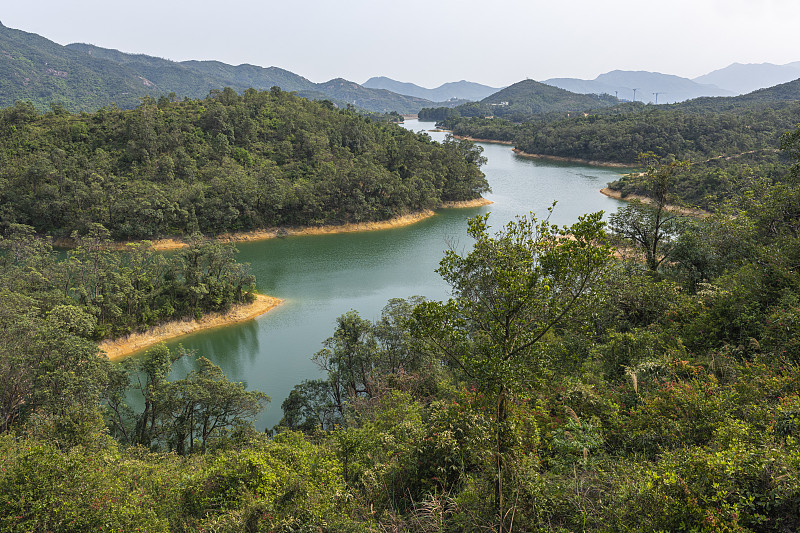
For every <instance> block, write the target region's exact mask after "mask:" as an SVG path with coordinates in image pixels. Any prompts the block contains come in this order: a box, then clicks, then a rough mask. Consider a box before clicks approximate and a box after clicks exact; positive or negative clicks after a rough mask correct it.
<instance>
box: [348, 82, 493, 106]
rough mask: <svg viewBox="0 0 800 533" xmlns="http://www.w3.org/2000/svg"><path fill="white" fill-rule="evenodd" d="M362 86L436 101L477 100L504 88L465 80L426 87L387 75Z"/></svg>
mask: <svg viewBox="0 0 800 533" xmlns="http://www.w3.org/2000/svg"><path fill="white" fill-rule="evenodd" d="M362 86H364V87H367V88H370V89H386V90H389V91H392V92H395V93H397V94H405V95H408V96H416V97H417V98H425V99H426V100H431V101H434V102H445V101H447V100H469V101H472V102H476V101H478V100H483V99H484V98H486V97H487V96H489V95H492V94H494V93H496V92H497V91H499V90H500V89H503V87H489V86H488V85H481V84H480V83H475V82H471V81H465V80H461V81H454V82H450V83H445V84H444V85H440V86H439V87H437V88H435V89H426V88H425V87H420V86H419V85H415V84H413V83H405V82H401V81H395V80H393V79H391V78H387V77H385V76H378V77H375V78H370V79H368V80H367V81H366V82H364V83H362Z"/></svg>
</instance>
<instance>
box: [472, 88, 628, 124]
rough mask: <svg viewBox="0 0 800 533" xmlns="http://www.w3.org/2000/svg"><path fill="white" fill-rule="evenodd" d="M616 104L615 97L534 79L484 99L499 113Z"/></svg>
mask: <svg viewBox="0 0 800 533" xmlns="http://www.w3.org/2000/svg"><path fill="white" fill-rule="evenodd" d="M616 103H617V100H616V98H614V97H613V96H608V95H605V96H604V95H594V94H578V93H573V92H570V91H567V90H565V89H561V88H558V87H553V86H551V85H546V84H544V83H539V82H538V81H533V80H523V81H520V82H517V83H515V84H513V85H511V86H509V87H506V88H505V89H503V90H501V91H498V92H496V93H494V94H493V95H491V96H488V97H486V98H484V99H483V100H481V104H482V105H483V106H489V107H491V108H493V109H495V111H496V112H495V114H496V115H506V114H510V113H527V114H538V113H550V112H554V111H558V112H577V111H585V110H588V109H595V108H598V107H608V106H611V105H614V104H616Z"/></svg>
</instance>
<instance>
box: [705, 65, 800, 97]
mask: <svg viewBox="0 0 800 533" xmlns="http://www.w3.org/2000/svg"><path fill="white" fill-rule="evenodd" d="M798 78H800V61H795V62H794V63H787V64H786V65H774V64H772V63H747V64H742V63H733V64H732V65H729V66H727V67H725V68H721V69H719V70H715V71H713V72H709V73H708V74H705V75H703V76H700V77H697V78H695V79H694V81H696V82H698V83H713V84H714V85H717V86H718V87H724V88H726V89H728V90H730V91H733V93H734V94H746V93H750V92H753V91H756V90H758V89H763V88H765V87H773V86H775V85H779V84H781V83H786V82H788V81H792V80H796V79H798Z"/></svg>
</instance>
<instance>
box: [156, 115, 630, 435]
mask: <svg viewBox="0 0 800 533" xmlns="http://www.w3.org/2000/svg"><path fill="white" fill-rule="evenodd" d="M404 127H406V128H410V129H414V130H415V131H422V130H424V131H430V130H432V129H433V127H434V125H433V123H424V122H418V121H407V122H406V124H405V125H404ZM430 135H431V137H432V138H433V139H434V140H443V139H444V137H445V134H444V133H441V132H431V133H430ZM481 146H482V147H483V148H484V152H483V155H484V156H486V157H487V158H488V163H487V164H486V165H485V166H484V167H483V171H484V172H485V173H486V176H487V178H488V180H489V184H490V185H491V187H492V192H491V193H489V194H487V195H486V197H487V198H488V199H490V200H492V201H493V202H494V204H492V205H488V206H485V207H477V208H468V209H443V210H441V211H439V212H438V213H437V214H436V216H434V217H431V218H428V219H426V220H423V221H421V222H419V223H417V224H414V225H411V226H407V227H403V228H396V229H390V230H382V231H374V232H364V233H350V234H338V235H321V236H302V237H287V238H282V239H273V240H268V241H261V242H250V243H240V244H239V245H238V248H239V250H240V254H239V256H238V259H239V260H240V261H245V262H249V263H250V265H251V270H252V272H253V274H255V276H256V278H257V280H258V281H257V283H258V290H259V291H260V292H262V293H265V294H269V295H272V296H277V297H279V298H282V299H284V303H283V305H281V306H280V307H278V308H277V309H274V310H273V311H270V312H269V313H267V314H265V315H262V316H261V317H259V318H258V319H256V320H253V321H250V322H246V323H243V324H237V325H232V326H229V327H225V328H218V329H214V330H210V331H206V332H201V333H197V334H194V335H191V336H186V337H182V338H180V339H179V340H176V341H174V342H170V343H168V344H169V346H171V347H175V346H177V345H178V343H180V344H182V345H183V346H184V347H185V348H189V349H193V350H197V353H198V354H199V355H203V356H205V357H208V358H209V359H210V360H211V361H213V362H214V363H215V364H217V365H219V366H220V367H221V368H222V369H223V371H224V372H225V374H226V375H227V376H228V378H229V379H231V380H234V381H243V382H246V383H247V385H248V388H249V389H257V390H261V391H264V392H266V393H267V394H269V395H270V396H271V397H272V402H271V403H270V405H269V406H268V407H267V409H266V410H265V411H264V412H263V413H262V415H261V416H260V418H259V419H258V420H257V421H256V426H257V427H258V429H264V428H265V427H272V426H273V425H274V424H276V423H277V422H278V421H279V420H280V418H281V416H282V412H281V403H282V402H283V400H284V399H285V398H286V396H287V395H288V394H289V391H291V389H292V387H294V385H295V384H297V383H300V382H301V381H302V380H304V379H312V378H315V377H319V376H320V375H321V374H320V372H319V370H318V369H317V367H316V365H315V364H314V363H313V362H312V361H311V356H312V355H313V354H314V353H315V352H317V351H319V350H320V349H321V348H322V344H321V343H322V341H324V340H325V339H326V338H328V337H329V336H331V335H332V334H333V330H334V325H335V321H336V318H337V317H338V316H340V315H342V314H344V313H346V312H347V311H349V310H350V309H355V310H356V311H358V312H359V313H360V314H361V316H362V317H364V318H367V319H370V320H375V319H377V318H379V316H380V311H381V309H382V308H383V307H384V305H386V302H387V301H388V300H389V299H391V298H406V297H409V296H413V295H423V296H426V297H427V298H432V299H445V298H447V296H448V292H447V286H446V284H445V283H443V282H442V280H441V279H440V278H439V276H438V275H437V274H436V272H434V270H435V269H436V267H437V266H438V263H439V260H440V259H441V256H442V251H443V250H445V249H447V248H448V247H450V246H454V247H455V249H457V250H464V249H468V247H469V246H470V239H469V238H468V237H467V235H466V221H467V219H468V218H470V217H473V216H475V215H478V214H483V213H486V212H491V216H490V218H489V223H490V225H491V226H492V227H495V228H499V227H500V226H501V225H503V224H505V223H506V222H508V221H510V220H512V219H513V218H514V217H515V216H517V215H521V214H527V213H529V212H534V213H537V214H538V215H539V216H540V217H541V216H545V215H546V214H547V208H548V207H549V206H550V205H551V204H552V203H553V201H557V202H558V203H557V205H556V208H555V210H554V211H553V215H552V217H551V221H552V222H555V223H558V224H571V223H573V222H575V221H576V220H577V217H578V216H579V215H582V214H584V213H590V212H594V211H599V210H604V211H605V212H606V213H609V212H613V211H615V210H616V208H617V206H618V205H620V202H618V201H617V200H613V199H610V198H607V197H606V196H603V195H602V194H601V193H600V192H599V190H600V189H601V188H602V187H604V186H605V185H606V184H607V183H608V182H609V181H613V180H614V179H617V177H618V176H619V173H620V171H618V170H615V169H607V168H599V167H589V166H581V165H575V164H567V163H554V162H545V161H543V160H536V159H528V158H524V157H520V156H517V155H515V154H514V153H513V152H512V151H511V147H510V146H506V145H500V144H489V143H481ZM191 365H192V363H191V362H190V361H186V360H184V361H180V362H178V363H177V364H176V366H175V369H174V371H173V378H174V379H179V378H182V377H184V376H185V375H186V373H187V372H188V371H189V370H190V369H191Z"/></svg>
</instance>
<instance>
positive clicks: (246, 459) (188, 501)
mask: <svg viewBox="0 0 800 533" xmlns="http://www.w3.org/2000/svg"><path fill="white" fill-rule="evenodd" d="M341 468H342V467H341V465H340V464H339V462H338V461H337V460H336V457H335V456H334V455H333V454H332V453H331V452H330V451H328V450H325V449H324V448H320V447H317V446H314V445H312V444H309V443H308V442H306V441H305V440H304V438H303V436H302V435H301V434H297V433H292V432H285V433H282V434H280V435H279V436H278V437H276V438H275V440H273V441H270V442H268V443H265V444H263V445H261V446H258V447H255V448H253V449H249V450H244V451H241V452H232V453H228V454H226V455H224V456H221V457H219V458H217V459H216V460H215V461H214V462H213V463H212V464H211V465H210V466H209V468H208V469H207V470H206V471H205V472H204V473H203V474H202V475H201V476H198V477H197V478H195V479H193V480H192V481H191V482H190V483H188V484H187V485H186V486H185V488H183V490H182V501H183V506H182V512H183V515H184V516H185V519H186V520H187V523H188V524H196V525H199V524H200V523H202V521H203V520H208V519H209V518H212V517H215V516H220V515H223V514H226V513H237V511H238V512H239V513H237V514H240V516H242V518H243V520H242V522H243V523H241V525H244V523H246V524H247V526H246V527H247V528H248V530H250V531H264V530H270V531H300V530H302V531H311V530H312V528H313V530H319V529H322V528H324V530H329V529H328V528H330V527H332V526H333V525H334V524H335V522H336V521H337V520H339V519H340V518H341V517H342V516H343V511H344V509H345V508H344V507H343V505H344V502H345V493H344V488H345V487H344V483H343V480H342V476H341V473H340V472H341ZM299 528H302V529H299Z"/></svg>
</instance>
